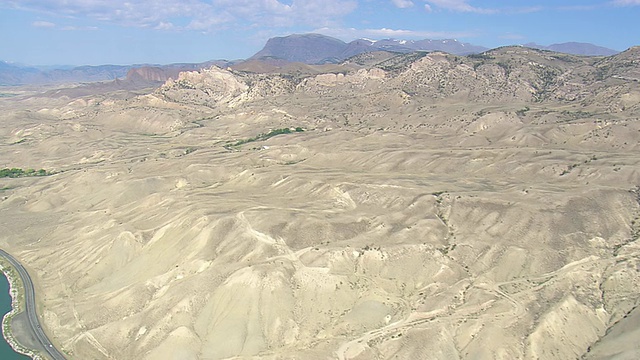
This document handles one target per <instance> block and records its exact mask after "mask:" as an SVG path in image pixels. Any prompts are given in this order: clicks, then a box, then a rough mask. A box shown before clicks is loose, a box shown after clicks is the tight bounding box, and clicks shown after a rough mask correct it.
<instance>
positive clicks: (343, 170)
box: [0, 47, 640, 360]
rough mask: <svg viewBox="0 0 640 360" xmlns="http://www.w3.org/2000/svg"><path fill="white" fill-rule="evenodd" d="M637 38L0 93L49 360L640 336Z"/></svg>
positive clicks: (621, 352) (487, 350)
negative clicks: (633, 43)
mask: <svg viewBox="0 0 640 360" xmlns="http://www.w3.org/2000/svg"><path fill="white" fill-rule="evenodd" d="M639 55H640V54H639V53H638V48H632V49H629V50H627V51H625V52H622V53H620V54H617V55H615V56H611V57H583V56H573V55H567V54H560V53H553V52H549V51H542V50H535V49H527V48H522V47H505V48H500V49H495V50H491V51H488V52H485V53H482V54H478V55H473V56H466V57H463V56H455V55H450V54H446V53H441V52H433V53H429V54H427V53H424V52H420V53H407V54H390V53H388V52H377V53H368V54H359V55H357V56H354V57H351V58H349V59H348V60H346V61H344V62H341V63H339V64H332V65H326V64H325V65H322V66H321V65H305V66H304V67H302V66H300V67H297V68H287V69H289V70H291V71H285V67H284V66H283V67H281V68H278V67H277V66H275V65H274V66H273V67H271V68H269V73H259V72H255V71H245V70H246V68H245V70H241V69H236V70H234V69H233V68H227V67H216V66H214V67H208V68H207V69H203V70H198V71H188V72H182V73H180V74H179V76H177V77H176V78H172V79H171V80H167V81H166V82H165V83H164V84H163V85H162V86H160V87H158V88H157V89H155V90H153V91H149V92H147V93H142V94H141V93H135V92H126V93H123V92H121V91H114V92H110V93H109V92H105V93H100V94H94V95H82V96H77V95H76V96H71V95H69V93H67V95H64V96H53V94H49V95H45V94H37V96H33V95H29V94H16V95H15V96H12V97H3V98H2V99H0V109H1V110H2V111H0V120H1V121H0V124H2V125H1V126H0V146H2V149H3V151H2V152H0V154H2V155H0V168H5V167H8V168H24V169H28V168H33V169H40V168H43V169H45V170H46V171H47V173H51V175H49V176H42V177H21V178H1V179H0V189H1V190H0V246H1V247H2V248H3V249H7V250H8V251H9V252H11V253H12V254H14V255H15V256H16V257H17V258H18V259H20V261H21V262H22V263H23V264H25V266H26V267H27V268H28V269H29V271H30V273H31V276H32V278H33V281H34V283H35V285H36V289H37V294H38V297H39V301H40V303H41V305H42V306H41V308H39V311H40V312H41V319H42V322H43V327H44V328H45V330H46V331H47V333H48V334H50V335H51V338H52V340H53V341H54V343H55V344H56V345H57V346H59V348H61V349H62V351H64V352H65V353H66V354H67V355H68V357H69V358H70V359H154V360H156V359H228V358H234V357H241V358H253V359H292V358H301V359H312V360H313V359H344V360H346V359H353V360H355V359H394V358H401V359H431V358H452V359H455V358H458V359H494V358H509V359H575V358H584V359H603V358H612V357H614V356H618V357H621V358H637V357H638V355H640V350H639V348H638V345H637V344H639V343H640V341H638V340H639V339H640V332H638V330H637V326H636V323H637V320H638V318H639V317H640V309H639V308H638V304H640V272H638V268H639V267H640V171H639V170H638V169H640V157H639V155H638V154H639V150H640V120H639V119H640V81H639V80H640V79H639V77H638V73H639V70H640V56H639ZM150 74H152V72H150ZM154 76H155V75H154Z"/></svg>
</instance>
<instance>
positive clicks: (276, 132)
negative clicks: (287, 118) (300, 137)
mask: <svg viewBox="0 0 640 360" xmlns="http://www.w3.org/2000/svg"><path fill="white" fill-rule="evenodd" d="M303 131H304V129H303V128H301V127H297V128H295V129H294V130H291V129H290V128H282V129H275V130H271V131H269V132H268V133H264V134H258V135H257V136H255V137H252V138H248V139H242V140H238V141H236V142H235V143H234V144H232V145H231V146H240V145H243V144H246V143H250V142H254V141H262V140H267V139H269V138H272V137H274V136H278V135H283V134H292V133H295V132H303Z"/></svg>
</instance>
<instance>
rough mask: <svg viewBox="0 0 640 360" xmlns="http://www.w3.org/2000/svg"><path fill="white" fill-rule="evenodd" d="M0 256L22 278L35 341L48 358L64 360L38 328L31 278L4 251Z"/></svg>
mask: <svg viewBox="0 0 640 360" xmlns="http://www.w3.org/2000/svg"><path fill="white" fill-rule="evenodd" d="M0 256H2V257H4V258H5V259H7V260H8V261H9V262H10V263H11V265H13V267H14V268H16V270H18V274H20V278H22V283H23V284H24V290H25V294H24V298H25V303H26V306H25V311H26V312H27V318H28V319H29V326H30V327H31V330H32V331H33V334H35V336H36V339H37V340H38V342H39V343H40V345H42V347H43V348H44V350H45V351H46V352H47V354H48V355H49V357H50V358H51V359H53V360H65V357H64V355H62V353H61V352H60V351H58V349H56V347H55V346H53V344H52V343H51V341H49V338H48V337H47V335H46V334H45V333H44V331H42V327H41V326H40V322H39V321H38V315H37V313H36V302H35V297H36V294H35V290H34V288H33V282H32V281H31V277H30V276H29V273H28V272H27V270H26V269H25V268H24V267H23V266H22V264H20V262H18V260H16V258H14V257H13V256H11V255H9V254H8V253H7V252H6V251H4V250H0Z"/></svg>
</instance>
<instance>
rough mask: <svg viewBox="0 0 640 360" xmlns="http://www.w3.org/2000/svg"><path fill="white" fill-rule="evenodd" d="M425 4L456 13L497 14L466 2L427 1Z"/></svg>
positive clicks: (448, 0) (452, 0)
mask: <svg viewBox="0 0 640 360" xmlns="http://www.w3.org/2000/svg"><path fill="white" fill-rule="evenodd" d="M427 2H428V3H429V4H430V5H431V6H436V7H439V8H442V9H446V10H452V11H458V12H472V13H479V14H493V13H496V12H498V10H496V9H488V8H479V7H475V6H471V5H470V4H469V1H467V0H428V1H427Z"/></svg>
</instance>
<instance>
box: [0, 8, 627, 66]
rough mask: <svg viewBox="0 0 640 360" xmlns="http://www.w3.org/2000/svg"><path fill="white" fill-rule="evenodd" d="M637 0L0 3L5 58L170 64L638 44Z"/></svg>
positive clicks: (1, 55) (36, 61) (618, 47)
mask: <svg viewBox="0 0 640 360" xmlns="http://www.w3.org/2000/svg"><path fill="white" fill-rule="evenodd" d="M638 19H640V0H568V1H561V0H559V1H552V0H512V1H490V0H487V1H482V0H181V1H178V0H0V34H1V35H0V60H5V61H11V62H17V63H23V64H32V65H54V64H69V65H98V64H135V63H137V64H141V63H157V64H167V63H175V62H202V61H206V60H212V59H239V58H246V57H249V56H251V55H253V54H254V53H256V52H257V51H258V50H260V49H261V48H262V46H263V45H264V43H265V42H266V40H267V39H268V38H270V37H274V36H284V35H288V34H292V33H308V32H316V33H321V34H325V35H329V36H334V37H337V38H340V39H342V40H345V41H350V40H353V39H356V38H361V37H365V38H370V39H383V38H396V39H425V38H429V39H445V38H453V39H458V40H460V41H464V42H470V43H473V44H476V45H483V46H486V47H497V46H502V45H511V44H524V43H528V42H535V43H538V44H542V45H550V44H553V43H561V42H568V41H578V42H590V43H594V44H596V45H601V46H605V47H609V48H612V49H615V50H625V49H627V48H629V47H630V46H634V45H640V26H639V25H638V22H639V21H638Z"/></svg>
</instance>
